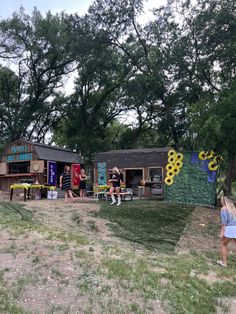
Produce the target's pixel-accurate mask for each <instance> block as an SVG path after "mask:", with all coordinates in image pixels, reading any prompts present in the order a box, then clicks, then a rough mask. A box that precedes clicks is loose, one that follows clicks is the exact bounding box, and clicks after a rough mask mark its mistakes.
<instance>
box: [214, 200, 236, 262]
mask: <svg viewBox="0 0 236 314" xmlns="http://www.w3.org/2000/svg"><path fill="white" fill-rule="evenodd" d="M221 205H222V208H221V212H220V215H221V230H220V238H221V255H222V259H223V260H222V261H217V264H219V265H220V266H223V267H226V266H227V245H228V243H229V242H230V241H231V240H233V241H234V243H235V244H236V208H235V206H234V203H233V201H232V200H231V199H230V198H228V197H222V198H221Z"/></svg>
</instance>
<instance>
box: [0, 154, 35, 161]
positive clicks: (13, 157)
mask: <svg viewBox="0 0 236 314" xmlns="http://www.w3.org/2000/svg"><path fill="white" fill-rule="evenodd" d="M32 159H33V154H32V153H26V154H19V155H18V154H17V155H8V156H6V162H13V161H25V160H32Z"/></svg>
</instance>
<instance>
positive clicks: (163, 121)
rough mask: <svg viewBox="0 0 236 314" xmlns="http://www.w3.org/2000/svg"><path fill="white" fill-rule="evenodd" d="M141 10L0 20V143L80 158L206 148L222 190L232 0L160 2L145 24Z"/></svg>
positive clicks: (234, 82) (135, 5)
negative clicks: (216, 158)
mask: <svg viewBox="0 0 236 314" xmlns="http://www.w3.org/2000/svg"><path fill="white" fill-rule="evenodd" d="M142 10H143V0H95V1H94V2H93V4H92V5H91V6H90V7H89V9H88V12H87V13H86V14H85V15H83V16H79V15H78V14H76V13H75V14H66V13H65V12H61V13H57V14H55V15H53V14H52V13H51V12H50V11H49V12H48V13H47V14H46V16H42V14H41V13H40V12H39V11H38V10H37V9H35V10H34V11H33V12H32V14H31V15H28V14H26V13H25V11H24V9H23V8H22V9H21V10H20V11H18V12H14V13H13V15H12V16H11V17H10V18H8V19H5V20H1V21H0V64H1V65H0V126H1V127H0V135H1V139H2V141H1V145H2V146H3V145H5V144H7V143H10V142H12V141H14V140H15V139H18V138H24V139H26V140H35V141H39V142H45V141H49V142H53V143H56V144H58V145H61V146H64V147H67V148H70V149H74V150H76V151H77V152H79V153H80V154H81V155H82V156H83V158H84V159H85V160H86V161H87V162H91V161H92V159H93V157H94V154H95V153H96V152H100V151H106V150H110V149H125V148H134V147H135V148H137V147H160V146H173V147H176V148H180V147H183V148H184V149H188V150H190V149H191V150H192V149H196V150H201V149H206V150H208V149H211V150H214V151H215V152H216V153H219V154H223V155H224V159H225V164H226V165H227V167H226V172H227V191H228V192H227V193H230V191H231V182H232V176H233V169H234V168H233V167H234V165H235V156H236V140H235V139H236V123H235V121H236V79H235V75H236V45H235V43H236V6H235V1H234V0H212V1H207V0H197V1H194V2H191V1H190V0H180V1H179V0H178V1H177V0H169V1H167V3H166V5H165V6H162V7H159V8H154V9H153V13H154V18H153V20H152V21H150V22H148V23H146V24H140V23H139V16H140V14H141V13H142ZM70 77H74V80H73V83H72V84H73V90H72V92H70V93H68V91H67V90H66V88H65V87H66V86H67V85H66V82H68V80H69V79H70ZM129 115H132V116H133V117H134V118H135V120H132V121H130V119H129ZM121 117H122V120H121ZM123 120H125V122H123ZM129 121H130V122H129Z"/></svg>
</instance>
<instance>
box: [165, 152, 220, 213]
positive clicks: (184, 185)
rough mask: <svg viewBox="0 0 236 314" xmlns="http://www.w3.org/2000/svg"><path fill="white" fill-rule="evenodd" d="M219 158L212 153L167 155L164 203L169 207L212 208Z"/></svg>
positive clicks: (170, 153)
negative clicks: (176, 204) (176, 205)
mask: <svg viewBox="0 0 236 314" xmlns="http://www.w3.org/2000/svg"><path fill="white" fill-rule="evenodd" d="M221 161H222V157H221V156H217V155H215V154H214V152H213V151H207V152H205V151H201V152H195V151H191V152H184V153H179V152H177V151H175V150H173V149H171V150H169V152H168V164H167V165H166V177H165V185H164V199H165V202H168V203H180V204H189V205H199V206H210V207H212V206H214V205H215V200H216V180H217V171H218V168H219V164H220V162H221Z"/></svg>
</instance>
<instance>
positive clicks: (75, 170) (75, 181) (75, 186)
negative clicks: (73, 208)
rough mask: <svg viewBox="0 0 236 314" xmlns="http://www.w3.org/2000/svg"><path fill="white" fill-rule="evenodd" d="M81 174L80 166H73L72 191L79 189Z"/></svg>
mask: <svg viewBox="0 0 236 314" xmlns="http://www.w3.org/2000/svg"><path fill="white" fill-rule="evenodd" d="M79 174H80V164H72V165H71V176H72V189H78V188H79V181H80V180H79Z"/></svg>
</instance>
